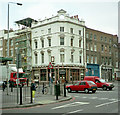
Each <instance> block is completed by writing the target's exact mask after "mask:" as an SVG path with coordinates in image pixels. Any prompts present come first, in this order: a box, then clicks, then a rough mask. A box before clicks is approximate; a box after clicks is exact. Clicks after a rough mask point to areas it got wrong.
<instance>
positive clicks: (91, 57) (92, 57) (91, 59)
mask: <svg viewBox="0 0 120 115" xmlns="http://www.w3.org/2000/svg"><path fill="white" fill-rule="evenodd" d="M92 63H93V56H91V64H92Z"/></svg>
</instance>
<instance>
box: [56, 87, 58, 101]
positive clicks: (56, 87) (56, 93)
mask: <svg viewBox="0 0 120 115" xmlns="http://www.w3.org/2000/svg"><path fill="white" fill-rule="evenodd" d="M56 100H58V85H56Z"/></svg>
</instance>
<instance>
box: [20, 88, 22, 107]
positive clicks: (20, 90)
mask: <svg viewBox="0 0 120 115" xmlns="http://www.w3.org/2000/svg"><path fill="white" fill-rule="evenodd" d="M20 105H22V86H20Z"/></svg>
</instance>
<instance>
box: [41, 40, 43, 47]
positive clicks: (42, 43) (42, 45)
mask: <svg viewBox="0 0 120 115" xmlns="http://www.w3.org/2000/svg"><path fill="white" fill-rule="evenodd" d="M41 43H42V48H43V47H44V40H41Z"/></svg>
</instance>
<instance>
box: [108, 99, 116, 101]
mask: <svg viewBox="0 0 120 115" xmlns="http://www.w3.org/2000/svg"><path fill="white" fill-rule="evenodd" d="M108 100H110V101H117V100H118V99H108Z"/></svg>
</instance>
